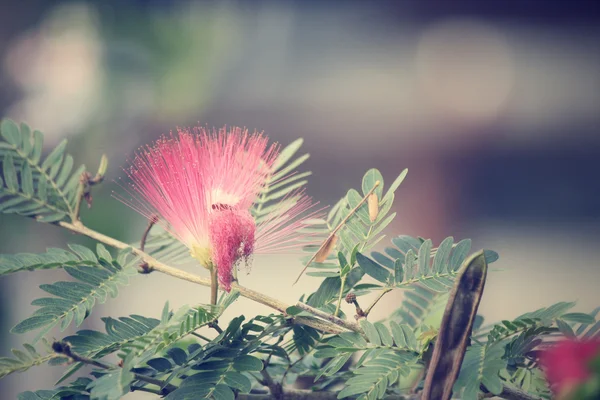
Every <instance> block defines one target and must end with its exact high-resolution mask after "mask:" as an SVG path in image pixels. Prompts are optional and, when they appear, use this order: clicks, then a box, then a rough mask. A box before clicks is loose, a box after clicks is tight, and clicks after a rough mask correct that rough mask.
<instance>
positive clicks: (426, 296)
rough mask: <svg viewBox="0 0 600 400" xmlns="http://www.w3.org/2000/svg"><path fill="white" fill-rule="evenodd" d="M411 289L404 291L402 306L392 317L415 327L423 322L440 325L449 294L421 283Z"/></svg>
mask: <svg viewBox="0 0 600 400" xmlns="http://www.w3.org/2000/svg"><path fill="white" fill-rule="evenodd" d="M410 289H411V290H406V291H405V292H404V299H402V303H400V307H398V308H397V309H396V310H395V311H394V312H393V313H392V315H391V319H393V320H395V319H399V320H401V321H402V322H403V323H405V324H407V325H409V326H411V327H412V328H413V329H416V328H418V327H420V326H421V325H422V324H428V325H430V326H436V327H438V326H439V324H440V322H441V312H443V310H444V307H445V306H446V302H447V300H448V294H447V293H439V292H434V291H431V290H429V289H427V288H425V287H422V286H419V285H415V286H413V287H412V288H410ZM435 316H437V318H435Z"/></svg>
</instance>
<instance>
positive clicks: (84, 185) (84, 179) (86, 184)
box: [71, 154, 108, 223]
mask: <svg viewBox="0 0 600 400" xmlns="http://www.w3.org/2000/svg"><path fill="white" fill-rule="evenodd" d="M107 167H108V158H107V157H106V154H102V157H101V158H100V166H99V167H98V172H97V173H96V176H94V177H93V178H92V175H90V173H89V172H87V171H84V172H83V173H82V174H81V176H80V177H79V186H77V194H76V195H75V208H74V209H73V213H72V214H71V221H72V222H73V223H77V222H78V221H79V213H80V210H81V202H82V201H83V199H86V201H87V204H88V208H90V207H91V206H92V192H91V187H92V186H94V185H97V184H99V183H101V182H102V181H103V180H104V175H105V174H106V168H107Z"/></svg>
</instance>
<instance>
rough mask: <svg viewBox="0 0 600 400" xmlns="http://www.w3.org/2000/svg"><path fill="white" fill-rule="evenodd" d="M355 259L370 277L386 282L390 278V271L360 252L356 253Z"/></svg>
mask: <svg viewBox="0 0 600 400" xmlns="http://www.w3.org/2000/svg"><path fill="white" fill-rule="evenodd" d="M356 261H357V262H358V265H360V267H361V268H362V270H363V271H365V273H366V274H367V275H369V276H371V277H372V278H374V279H376V280H378V281H379V282H382V283H387V282H388V280H389V279H390V276H391V274H390V272H389V271H388V270H386V269H385V268H383V267H382V266H380V265H379V264H377V263H376V262H374V261H373V260H371V259H370V258H368V257H365V256H364V255H362V254H361V253H357V254H356Z"/></svg>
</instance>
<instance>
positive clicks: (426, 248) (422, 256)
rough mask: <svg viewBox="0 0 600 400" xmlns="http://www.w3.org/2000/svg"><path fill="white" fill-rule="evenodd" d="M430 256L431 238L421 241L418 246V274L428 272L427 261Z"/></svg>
mask: <svg viewBox="0 0 600 400" xmlns="http://www.w3.org/2000/svg"><path fill="white" fill-rule="evenodd" d="M430 258H431V240H426V241H424V242H423V244H422V245H421V247H420V248H419V255H418V260H419V275H421V276H423V275H427V274H428V273H429V261H430Z"/></svg>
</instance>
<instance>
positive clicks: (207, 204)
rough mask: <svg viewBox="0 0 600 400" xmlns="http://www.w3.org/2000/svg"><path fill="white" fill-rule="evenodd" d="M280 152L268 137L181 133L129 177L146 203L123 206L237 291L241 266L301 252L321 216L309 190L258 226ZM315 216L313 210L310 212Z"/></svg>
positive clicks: (150, 150)
mask: <svg viewBox="0 0 600 400" xmlns="http://www.w3.org/2000/svg"><path fill="white" fill-rule="evenodd" d="M278 154H279V147H278V146H276V145H274V144H272V145H269V144H268V139H267V138H266V137H265V136H263V135H262V134H258V133H256V132H255V133H253V134H249V133H248V131H247V130H246V129H241V128H236V127H232V128H230V129H229V131H227V129H226V128H221V129H219V130H218V131H216V130H215V129H213V130H212V131H208V130H207V129H205V128H203V127H197V128H194V129H193V130H192V131H190V130H188V129H184V130H178V134H177V136H174V135H171V136H170V137H163V138H162V139H160V140H158V141H157V142H156V143H155V144H154V145H153V146H148V147H146V148H144V149H142V151H140V152H139V153H138V154H137V155H136V157H135V159H134V161H133V163H132V166H131V167H130V168H129V169H128V170H127V171H126V172H127V174H128V176H129V177H130V179H131V181H132V183H131V189H132V192H130V193H133V194H134V195H136V194H137V195H138V196H139V197H141V198H140V199H139V200H138V201H131V200H123V199H122V201H124V202H125V203H126V204H128V205H130V206H131V207H132V208H134V209H135V210H136V211H138V212H140V213H141V214H143V215H145V216H146V217H149V218H150V217H151V216H152V215H154V214H157V215H159V216H160V221H161V222H162V223H163V226H164V227H165V229H167V230H168V231H169V232H171V234H173V235H174V236H175V237H176V238H178V239H179V240H181V241H182V242H183V243H185V245H186V246H187V247H188V248H189V249H190V253H191V255H192V256H193V257H194V258H196V259H197V260H198V261H199V262H200V264H201V265H203V266H204V267H206V268H213V267H216V268H217V271H218V276H219V283H220V285H221V286H222V287H223V288H224V289H225V290H227V291H229V290H230V289H231V282H232V279H233V275H232V274H233V268H234V267H235V266H236V265H237V264H238V263H239V262H240V261H242V260H244V261H246V262H247V261H248V258H249V257H250V256H251V255H252V254H254V253H264V252H277V251H283V250H290V249H294V248H298V247H301V246H302V245H303V244H306V243H302V242H301V241H300V239H303V238H304V237H306V236H309V235H308V234H304V233H301V232H299V231H298V230H299V229H300V228H302V227H303V226H304V220H306V219H308V218H314V216H315V214H316V213H318V212H315V211H309V210H311V209H312V208H313V206H314V203H312V201H311V199H310V198H308V197H306V196H305V195H304V194H303V193H302V192H294V193H292V194H291V195H289V196H287V197H286V198H284V199H283V200H282V201H281V202H280V207H276V208H275V209H274V210H273V212H272V213H270V214H269V216H268V217H267V218H263V219H262V220H261V221H260V222H259V223H257V222H256V221H255V220H254V218H253V217H252V214H251V213H250V210H251V207H252V205H253V203H254V202H255V201H256V200H257V198H258V195H259V194H260V192H261V190H262V189H263V188H264V185H265V183H266V182H267V180H268V179H269V177H270V176H271V172H272V169H273V164H274V162H275V160H276V158H277V156H278ZM307 211H308V212H307Z"/></svg>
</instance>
